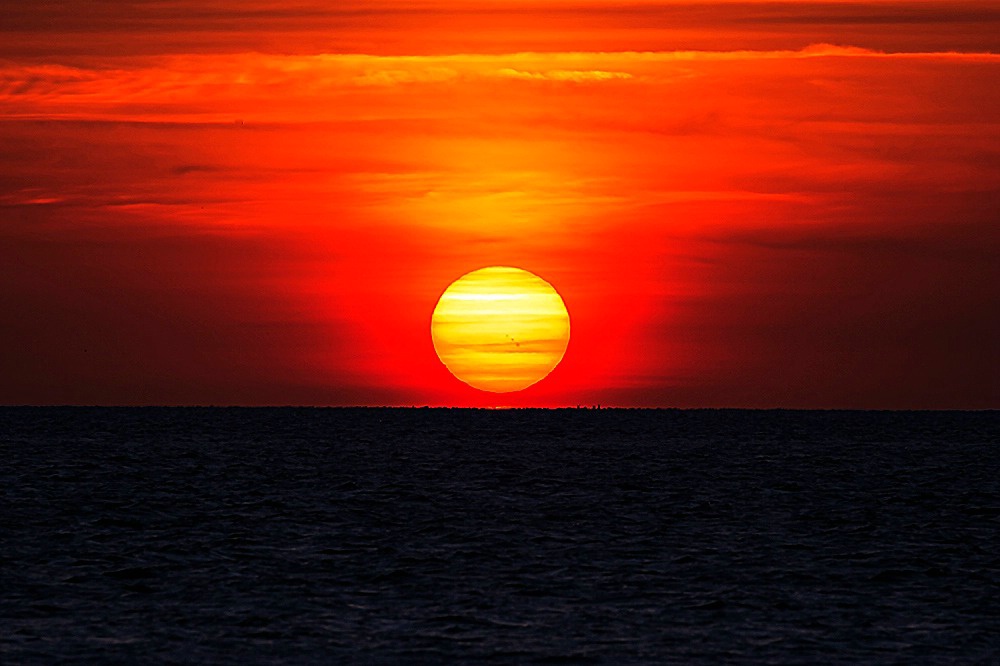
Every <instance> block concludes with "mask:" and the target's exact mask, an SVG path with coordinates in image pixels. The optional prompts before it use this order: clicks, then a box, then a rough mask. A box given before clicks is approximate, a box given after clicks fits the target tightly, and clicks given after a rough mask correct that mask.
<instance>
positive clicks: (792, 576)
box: [0, 408, 1000, 664]
mask: <svg viewBox="0 0 1000 666" xmlns="http://www.w3.org/2000/svg"><path fill="white" fill-rule="evenodd" d="M998 441H1000V412H838V411H830V412H808V411H738V410H729V411H727V410H723V411H716V410H696V411H677V410H575V409H574V410H553V411H548V410H504V411H487V410H448V409H309V408H276V409H245V408H135V409H131V408H120V409H119V408H115V409H104V408H2V409H0V456H2V460H0V498H2V500H0V501H2V504H0V538H2V540H0V662H2V663H4V664H30V663H52V662H60V663H63V662H66V663H74V662H97V663H136V662H138V663H220V664H238V663H296V664H312V663H337V664H339V663H363V664H372V663H374V664H381V663H385V664H395V663H404V664H405V663H428V664H433V663H441V662H461V663H466V662H477V661H486V662H494V663H540V664H545V663H601V664H630V663H677V664H699V663H701V664H719V663H732V664H742V663H746V664H750V663H753V664H764V663H771V664H802V663H824V664H859V663H867V664H920V663H927V664H931V663H933V664H942V663H958V664H977V663H978V664H996V663H998V662H1000V448H998V446H1000V445H998Z"/></svg>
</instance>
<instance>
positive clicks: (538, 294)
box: [431, 266, 569, 393]
mask: <svg viewBox="0 0 1000 666" xmlns="http://www.w3.org/2000/svg"><path fill="white" fill-rule="evenodd" d="M431 337H432V338H433V340H434V350H435V351H436V352H437V355H438V358H440V359H441V362H442V363H444V364H445V367H447V368H448V370H449V371H451V374H453V375H455V377H457V378H458V379H460V380H462V381H463V382H465V383H466V384H468V385H469V386H472V387H474V388H477V389H480V390H482V391H490V392H492V393H510V392H511V391H520V390H522V389H526V388H528V387H529V386H531V385H532V384H535V383H536V382H538V381H540V380H542V379H544V378H545V376H546V375H548V374H549V373H550V372H552V370H553V369H554V368H555V367H556V366H557V365H559V362H560V361H561V360H562V358H563V355H564V354H565V353H566V347H567V345H568V344H569V312H567V310H566V304H565V303H563V299H562V297H561V296H560V295H559V293H558V292H557V291H556V290H555V289H554V288H553V287H552V285H550V284H549V283H548V282H546V281H545V280H543V279H542V278H540V277H538V276H537V275H535V274H534V273H529V272H528V271H526V270H522V269H520V268H512V267H510V266H490V267H488V268H480V269H479V270H476V271H472V272H471V273H467V274H465V275H463V276H462V277H460V278H458V279H457V280H455V281H454V282H452V283H451V285H449V286H448V288H447V289H445V290H444V293H443V294H441V298H440V299H438V303H437V307H435V308H434V314H433V315H432V316H431Z"/></svg>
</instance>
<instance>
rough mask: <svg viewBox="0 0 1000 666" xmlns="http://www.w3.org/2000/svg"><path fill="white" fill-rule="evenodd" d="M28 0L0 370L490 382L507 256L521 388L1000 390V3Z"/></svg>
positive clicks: (543, 395)
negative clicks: (540, 281) (536, 309)
mask: <svg viewBox="0 0 1000 666" xmlns="http://www.w3.org/2000/svg"><path fill="white" fill-rule="evenodd" d="M7 4H9V7H8V6H5V7H4V9H3V11H4V13H5V16H9V17H10V21H9V22H6V23H5V26H4V27H3V28H2V30H3V31H4V33H3V35H2V37H3V39H2V43H3V46H2V47H0V114H2V122H0V145H2V146H3V149H2V151H0V210H2V217H0V280H2V284H3V289H2V291H0V343H2V346H3V347H2V348H3V350H4V352H3V353H4V356H3V362H2V370H3V376H2V377H0V402H4V403H15V404H21V403H84V404H96V403H100V404H159V403H168V404H398V405H410V404H442V405H492V404H495V400H496V398H495V396H492V395H486V394H482V393H481V392H477V391H476V390H475V389H472V388H470V387H468V386H466V385H464V384H462V383H461V382H458V381H456V380H455V378H454V377H452V376H451V375H450V374H449V373H448V371H447V369H445V367H444V366H443V365H442V364H441V362H440V361H439V360H438V359H437V357H436V355H435V353H434V350H433V346H432V343H431V338H430V329H429V325H430V314H431V312H432V310H433V308H434V305H435V303H436V302H437V299H438V297H439V296H440V295H441V292H442V291H443V290H444V288H445V287H447V286H448V284H450V283H451V282H452V281H453V280H454V279H456V278H457V277H458V276H460V275H463V274H465V273H467V272H469V271H471V270H474V269H477V268H481V267H484V266H492V265H503V266H518V267H521V268H524V269H527V270H529V271H531V272H533V273H536V274H537V275H539V276H541V277H542V278H544V279H545V280H546V281H548V282H550V283H551V284H553V285H554V286H556V288H557V289H558V290H559V292H560V294H561V295H562V297H563V299H564V300H565V302H566V305H567V307H568V308H569V311H570V314H571V318H572V322H573V337H572V340H571V343H570V346H569V348H568V350H567V352H566V356H565V358H564V360H563V362H562V364H561V365H560V366H558V367H557V368H556V369H555V370H554V371H553V372H552V374H551V375H550V376H549V377H548V378H546V379H545V380H544V381H542V382H540V383H539V384H537V385H535V386H533V387H531V388H529V389H527V390H525V391H524V392H522V393H516V394H506V395H505V396H504V400H503V402H504V404H512V405H521V404H524V405H542V406H547V405H569V404H572V405H576V404H594V403H601V404H618V405H642V406H746V407H766V406H788V407H969V408H975V407H997V406H998V403H1000V389H998V386H997V380H996V378H995V377H996V375H997V374H998V373H997V368H998V366H1000V364H998V358H997V351H996V349H997V345H996V342H995V340H996V339H998V337H1000V316H998V314H997V311H998V308H997V304H998V303H1000V287H998V284H1000V271H998V269H997V255H998V237H1000V231H998V226H997V225H998V215H1000V212H998V211H1000V87H998V86H997V85H996V81H998V80H1000V55H998V53H1000V45H998V44H997V42H998V38H997V35H998V34H1000V10H998V9H997V8H996V7H995V5H994V3H986V2H950V3H910V2H871V3H865V4H852V3H842V2H814V3H799V2H777V3H775V2H771V3H754V2H742V3H737V2H729V3H704V2H691V3H683V4H682V3H646V2H637V3H634V4H632V5H630V6H629V7H624V8H623V7H620V6H617V5H615V6H612V5H610V4H606V3H599V2H577V3H569V2H545V3H532V2H527V1H525V2H518V3H503V4H499V3H478V2H468V3H457V2H452V3H407V4H406V5H392V4H389V3H375V4H372V3H368V4H366V5H365V6H364V7H358V8H355V9H349V8H345V7H343V6H341V7H340V8H339V9H337V10H336V11H334V10H330V9H328V8H324V7H322V6H312V5H296V6H295V8H286V7H284V6H282V5H272V4H270V3H249V4H248V3H242V4H240V5H238V6H237V5H235V4H230V3H223V2H203V3H189V2H173V3H171V2H161V3H132V5H133V6H131V7H130V9H129V10H128V11H125V10H123V9H122V8H121V7H122V6H121V4H120V3H110V2H108V3H101V2H98V3H91V4H88V5H87V6H88V8H90V9H89V10H88V11H82V10H81V9H80V7H81V6H82V5H81V4H77V3H72V2H71V3H61V4H58V5H53V6H52V7H45V8H32V7H31V6H29V5H20V4H18V5H13V4H10V3H5V5H7Z"/></svg>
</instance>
